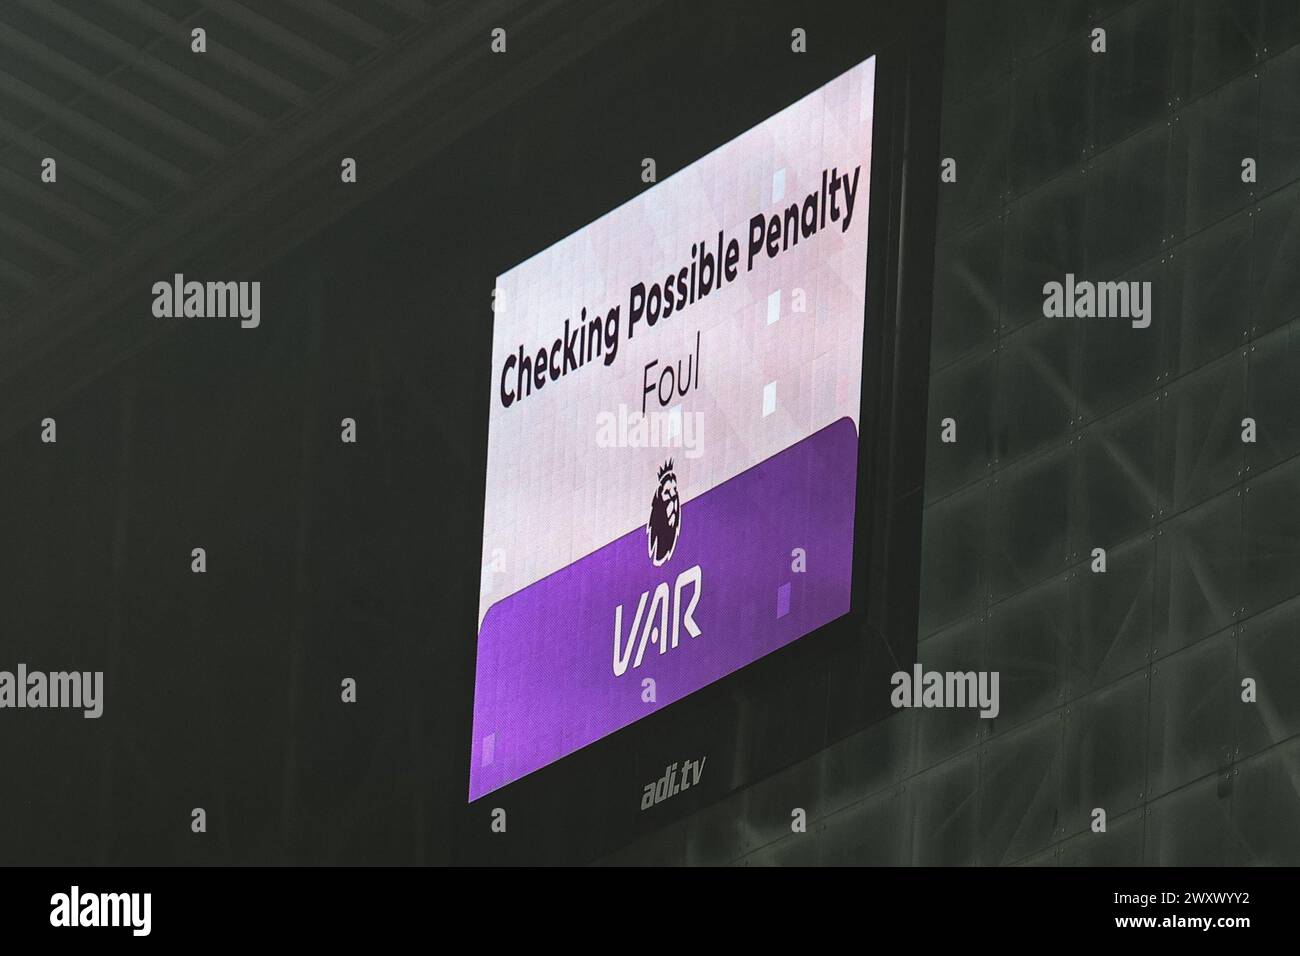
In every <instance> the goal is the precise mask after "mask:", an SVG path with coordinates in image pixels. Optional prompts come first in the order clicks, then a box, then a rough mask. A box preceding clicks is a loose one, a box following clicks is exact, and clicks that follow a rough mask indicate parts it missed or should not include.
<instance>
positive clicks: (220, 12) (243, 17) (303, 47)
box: [202, 0, 352, 77]
mask: <svg viewBox="0 0 1300 956" xmlns="http://www.w3.org/2000/svg"><path fill="white" fill-rule="evenodd" d="M202 3H203V5H204V6H205V7H207V8H208V9H209V10H211V11H212V12H213V13H215V14H217V16H219V17H221V18H222V19H223V20H227V21H229V22H230V23H233V24H235V25H236V26H239V27H242V28H244V29H245V30H247V31H248V32H249V33H251V34H253V35H254V36H256V37H258V38H259V39H261V40H263V41H265V42H267V43H269V44H271V45H272V46H276V47H279V48H280V49H281V50H283V51H284V52H285V53H288V54H289V55H290V56H291V57H293V58H294V59H296V60H298V61H299V62H300V63H306V64H308V65H310V66H313V67H315V68H316V69H318V70H320V71H321V72H322V73H324V74H325V75H326V76H330V77H336V76H341V75H342V74H344V73H346V72H347V71H348V70H349V69H350V68H351V66H352V64H350V63H348V62H347V61H346V60H342V59H340V58H339V57H337V56H335V55H334V54H333V53H328V52H326V51H325V50H322V49H321V48H320V47H318V46H316V45H315V44H313V43H309V42H307V41H306V40H304V39H303V38H302V37H300V36H298V34H296V33H294V32H292V31H291V30H286V29H285V28H284V27H282V26H280V24H278V23H276V22H275V21H274V20H268V19H267V18H266V17H264V16H262V15H261V14H260V13H258V12H257V11H255V10H253V9H251V8H249V7H246V6H244V5H243V4H242V3H236V2H235V0H202ZM208 39H209V40H217V41H218V42H219V41H220V34H217V35H216V36H214V35H213V33H212V31H211V30H209V31H208Z"/></svg>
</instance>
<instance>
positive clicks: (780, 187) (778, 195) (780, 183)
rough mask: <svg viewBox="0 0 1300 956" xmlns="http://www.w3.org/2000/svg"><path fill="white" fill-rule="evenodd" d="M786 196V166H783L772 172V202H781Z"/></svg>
mask: <svg viewBox="0 0 1300 956" xmlns="http://www.w3.org/2000/svg"><path fill="white" fill-rule="evenodd" d="M784 198H785V167H782V168H781V169H778V170H777V171H776V172H774V173H773V174H772V202H780V201H781V200H782V199H784Z"/></svg>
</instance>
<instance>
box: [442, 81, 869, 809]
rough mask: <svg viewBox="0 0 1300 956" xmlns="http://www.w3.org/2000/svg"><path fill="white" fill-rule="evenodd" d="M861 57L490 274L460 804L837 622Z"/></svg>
mask: <svg viewBox="0 0 1300 956" xmlns="http://www.w3.org/2000/svg"><path fill="white" fill-rule="evenodd" d="M875 68H876V60H875V58H874V57H872V58H870V59H867V60H865V61H863V62H861V63H859V64H858V65H856V66H854V67H853V68H852V69H849V70H848V71H847V72H844V73H842V74H841V75H839V76H838V77H836V78H835V79H833V80H831V81H830V82H828V83H826V84H825V85H824V86H822V87H820V88H819V89H817V90H815V91H814V92H812V93H810V94H809V95H807V96H805V97H803V98H802V99H800V100H799V101H798V102H795V103H794V104H792V105H790V106H789V107H787V108H785V109H783V110H781V111H780V112H778V113H776V114H775V115H773V116H771V117H770V118H769V119H767V120H765V121H763V122H761V123H759V124H758V125H756V126H754V127H752V128H751V129H749V130H748V131H746V132H744V133H742V134H741V135H739V136H737V137H735V138H734V139H732V140H731V141H730V142H727V143H725V144H724V145H722V146H720V147H718V148H717V149H715V150H714V151H713V152H711V153H709V154H708V155H706V156H704V157H703V158H701V159H699V160H697V161H696V162H694V163H692V164H690V165H689V166H687V167H686V168H684V169H682V170H681V171H679V172H677V173H675V174H673V175H672V176H669V177H667V178H665V179H664V180H663V181H662V182H659V183H657V184H655V185H653V186H650V187H648V188H647V189H646V190H645V192H644V193H642V194H640V195H639V196H637V197H636V198H635V199H633V200H631V201H629V202H627V203H625V204H624V205H622V206H620V207H618V208H617V209H615V210H613V211H612V212H610V213H608V214H606V215H604V216H602V217H601V218H599V219H597V220H596V221H595V222H592V223H591V224H590V225H588V226H586V227H584V228H582V229H580V230H578V231H576V232H574V233H573V234H571V235H569V236H568V237H567V238H565V239H563V240H561V241H560V242H557V243H556V244H554V245H553V246H551V247H550V248H548V249H546V250H544V251H542V252H540V253H538V254H537V255H536V256H534V257H532V258H531V259H528V260H527V261H525V262H523V263H521V264H520V265H518V266H516V267H515V268H513V269H510V270H509V271H508V272H506V273H505V274H504V275H501V276H500V277H499V278H498V280H497V283H496V290H495V294H494V330H493V337H492V368H491V391H490V394H489V396H487V398H488V401H489V402H490V413H489V435H488V450H487V481H486V498H485V509H484V530H483V554H482V578H481V588H480V597H479V614H478V618H479V626H478V646H477V658H476V667H475V681H474V704H473V734H472V740H471V746H470V754H471V761H470V768H469V792H468V798H469V800H470V801H473V800H476V799H478V798H480V797H482V796H484V795H486V794H489V793H491V792H492V791H494V790H496V789H498V788H500V787H503V786H505V785H507V784H510V783H512V782H513V781H516V780H518V779H520V778H522V777H524V776H526V775H528V774H530V773H533V772H534V771H537V770H539V769H541V768H543V767H545V766H547V765H549V764H552V763H554V762H555V761H558V760H561V759H562V758H564V757H565V756H567V755H568V754H571V753H573V752H574V751H577V750H579V749H580V748H583V747H585V746H587V745H588V744H591V743H593V742H595V741H597V740H599V739H601V738H602V737H605V736H607V735H609V734H612V733H614V732H616V731H618V730H620V729H621V728H624V727H627V726H629V725H630V724H632V723H634V722H636V721H639V720H641V719H643V718H646V717H648V716H650V715H651V714H653V713H655V712H656V711H658V710H661V709H663V708H666V707H671V706H672V705H673V704H674V703H675V702H678V701H680V700H682V699H683V698H686V697H688V696H689V695H691V694H694V693H695V692H697V691H699V690H701V689H702V688H704V687H706V686H707V685H709V684H711V683H713V682H715V681H718V680H719V679H721V678H724V677H726V676H727V675H728V674H731V673H733V672H735V671H738V670H739V669H741V668H744V667H746V665H748V664H750V663H752V662H754V661H756V660H758V659H759V658H762V657H764V656H765V655H767V654H770V653H772V652H773V651H776V650H777V649H779V648H781V647H783V646H785V645H788V644H790V643H792V642H795V641H798V640H799V639H800V638H801V637H804V636H805V635H808V634H809V633H810V632H812V631H813V630H815V629H817V628H819V627H821V626H822V625H825V624H827V623H828V622H830V621H832V620H834V619H836V618H838V617H840V616H842V615H844V614H846V613H847V612H848V611H849V609H850V601H851V592H852V582H853V573H854V516H855V504H856V501H855V498H856V491H857V488H858V464H859V447H858V445H859V410H860V407H861V401H862V394H861V389H862V381H863V377H862V375H863V341H864V321H866V322H870V321H871V316H870V315H869V314H868V310H867V301H868V297H867V282H868V275H867V251H868V250H867V245H868V223H869V221H870V217H869V214H868V213H869V209H868V207H869V200H870V196H871V160H872V129H873V111H874V105H875V79H876V70H875Z"/></svg>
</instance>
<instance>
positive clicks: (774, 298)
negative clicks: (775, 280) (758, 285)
mask: <svg viewBox="0 0 1300 956" xmlns="http://www.w3.org/2000/svg"><path fill="white" fill-rule="evenodd" d="M779 318H781V290H780V289H777V290H776V291H775V292H771V293H768V296H767V324H768V325H771V324H772V323H773V322H775V321H776V320H777V319H779Z"/></svg>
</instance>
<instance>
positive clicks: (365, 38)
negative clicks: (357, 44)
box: [284, 0, 393, 49]
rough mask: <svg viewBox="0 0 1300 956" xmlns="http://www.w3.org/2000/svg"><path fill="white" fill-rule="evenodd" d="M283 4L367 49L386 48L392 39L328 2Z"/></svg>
mask: <svg viewBox="0 0 1300 956" xmlns="http://www.w3.org/2000/svg"><path fill="white" fill-rule="evenodd" d="M284 2H285V3H286V4H288V5H289V6H291V7H293V8H295V9H296V10H298V11H300V12H301V13H302V14H304V15H305V16H308V17H311V18H312V19H313V20H319V21H320V22H321V23H325V24H328V25H329V26H331V27H333V28H334V29H335V30H337V31H338V32H339V33H342V34H344V35H346V36H350V37H352V38H353V39H356V40H359V41H361V42H362V43H364V44H365V45H366V46H368V47H372V48H374V49H379V48H380V47H383V46H387V45H388V44H389V42H390V41H391V40H392V39H393V38H392V36H390V35H389V34H387V33H385V32H384V31H383V30H381V29H379V28H378V27H376V26H373V25H371V24H370V23H367V22H366V21H365V20H362V19H361V18H360V17H359V16H357V15H356V14H354V13H350V12H348V11H347V10H344V9H343V8H342V7H336V6H335V5H334V4H333V3H330V2H329V0H284Z"/></svg>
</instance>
